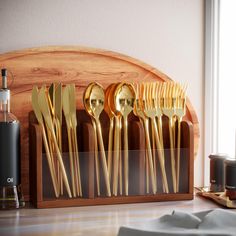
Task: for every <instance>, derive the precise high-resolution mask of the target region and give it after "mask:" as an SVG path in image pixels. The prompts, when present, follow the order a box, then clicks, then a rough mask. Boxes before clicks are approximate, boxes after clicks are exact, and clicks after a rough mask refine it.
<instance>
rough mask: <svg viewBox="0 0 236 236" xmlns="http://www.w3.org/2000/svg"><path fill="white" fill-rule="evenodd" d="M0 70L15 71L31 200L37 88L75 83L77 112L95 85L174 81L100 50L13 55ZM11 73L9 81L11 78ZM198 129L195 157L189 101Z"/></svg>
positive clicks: (15, 102) (15, 109)
mask: <svg viewBox="0 0 236 236" xmlns="http://www.w3.org/2000/svg"><path fill="white" fill-rule="evenodd" d="M0 68H7V69H8V70H9V71H11V73H12V75H13V77H14V82H13V84H12V86H11V88H10V89H11V95H12V97H11V111H12V113H14V114H15V115H16V116H17V118H18V119H19V120H20V122H21V160H22V161H21V176H22V186H23V193H24V195H25V198H26V200H28V199H29V158H30V157H29V151H28V113H29V112H30V111H31V110H32V107H31V90H32V87H33V85H38V86H40V87H41V85H42V84H46V85H50V84H51V83H53V82H62V83H63V84H67V83H75V84H76V89H77V108H83V102H82V95H83V91H84V89H85V87H86V86H87V85H88V84H89V83H90V82H91V81H97V82H99V83H100V84H102V85H103V86H104V88H106V87H107V86H108V85H109V84H110V83H115V82H119V81H130V82H141V81H155V80H158V81H168V80H170V78H169V77H168V76H167V75H165V74H163V73H162V72H160V71H158V70H157V69H155V68H153V67H151V66H149V65H147V64H145V63H143V62H141V61H139V60H137V59H134V58H131V57H128V56H125V55H122V54H119V53H116V52H111V51H106V50H100V49H93V48H86V47H75V46H73V47H72V46H57V47H54V46H52V47H39V48H32V49H26V50H21V51H13V52H9V53H5V54H1V55H0ZM10 77H11V76H10V73H9V78H10ZM185 120H190V121H191V122H192V123H193V126H194V153H195V155H196V154H197V150H198V143H199V123H198V119H197V115H196V113H195V111H194V109H193V107H192V105H191V103H190V101H189V99H187V114H186V116H185Z"/></svg>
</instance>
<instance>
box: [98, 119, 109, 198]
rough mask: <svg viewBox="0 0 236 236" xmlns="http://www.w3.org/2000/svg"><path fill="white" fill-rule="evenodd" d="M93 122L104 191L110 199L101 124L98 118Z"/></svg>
mask: <svg viewBox="0 0 236 236" xmlns="http://www.w3.org/2000/svg"><path fill="white" fill-rule="evenodd" d="M95 122H96V126H97V132H98V143H99V148H100V153H101V161H102V168H103V174H104V178H105V184H106V189H107V195H108V196H109V197H110V196H111V189H110V181H109V176H108V169H107V161H106V154H105V150H104V144H103V138H102V129H101V124H100V121H99V120H98V118H96V119H95Z"/></svg>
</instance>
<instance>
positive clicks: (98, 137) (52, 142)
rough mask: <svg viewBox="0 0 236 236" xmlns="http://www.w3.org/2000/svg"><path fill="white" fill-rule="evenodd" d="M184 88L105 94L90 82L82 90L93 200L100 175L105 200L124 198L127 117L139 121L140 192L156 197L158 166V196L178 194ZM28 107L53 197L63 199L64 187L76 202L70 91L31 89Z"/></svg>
mask: <svg viewBox="0 0 236 236" xmlns="http://www.w3.org/2000/svg"><path fill="white" fill-rule="evenodd" d="M186 87H187V86H186V85H181V84H179V83H176V82H141V83H139V84H137V83H136V84H131V83H126V82H120V83H114V84H110V85H109V86H108V87H107V88H106V89H105V90H104V89H103V87H102V86H101V85H100V84H98V83H96V82H93V83H90V84H89V85H88V86H87V87H86V89H85V91H84V95H83V103H84V108H85V110H86V112H87V113H88V114H89V116H90V117H91V121H92V125H93V130H94V141H95V142H94V144H95V145H94V158H95V179H96V180H95V181H96V190H97V196H101V175H100V171H101V170H102V175H103V177H104V180H105V190H106V196H109V197H110V196H112V195H113V196H117V195H118V194H119V195H125V196H128V195H129V170H130V169H131V168H132V166H129V143H128V116H129V115H130V114H131V113H132V112H133V114H134V115H135V116H137V117H139V119H140V121H141V123H142V124H143V127H144V131H145V144H146V148H145V172H146V175H145V176H146V177H145V181H146V192H147V193H152V194H156V193H157V186H158V184H159V183H157V181H158V178H157V176H158V175H157V166H158V165H159V167H160V174H161V181H162V183H161V186H162V189H163V192H164V193H169V192H174V193H177V192H179V191H180V163H181V162H180V148H181V121H182V118H183V117H184V116H185V113H186ZM32 106H33V110H34V113H35V115H36V118H37V120H38V123H39V125H40V126H41V128H42V136H43V142H44V147H45V152H46V158H47V162H48V166H49V171H50V176H51V179H52V183H53V189H54V193H55V196H56V197H59V195H63V194H64V190H63V188H64V186H65V188H66V192H67V194H68V196H69V197H70V198H71V197H82V196H83V194H82V185H81V173H80V158H79V151H78V138H77V117H76V95H75V85H74V84H70V85H67V86H65V87H64V88H62V85H61V84H52V85H51V86H50V88H49V89H47V88H46V86H42V87H41V89H40V90H39V89H38V87H37V86H34V87H33V90H32ZM103 110H104V111H105V112H106V113H107V115H108V117H109V122H110V123H109V133H108V148H107V149H108V150H107V152H106V151H105V147H104V140H103V134H102V132H103V130H102V127H101V122H100V115H101V113H102V112H103ZM62 111H63V113H64V117H65V121H66V127H67V135H68V149H69V164H70V171H67V172H70V173H67V172H66V168H65V164H64V161H65V158H64V160H63V155H62ZM163 116H166V117H167V118H168V134H169V143H170V164H171V168H170V170H169V169H167V168H166V155H167V154H166V152H165V147H164V140H163V124H162V121H163ZM122 131H123V132H122ZM122 134H123V137H122ZM68 174H69V177H68ZM168 176H171V178H168ZM69 180H70V181H69ZM170 180H171V183H172V184H171V185H170ZM170 186H172V189H170V188H171V187H170ZM71 189H72V191H71Z"/></svg>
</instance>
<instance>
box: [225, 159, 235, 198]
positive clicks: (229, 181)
mask: <svg viewBox="0 0 236 236" xmlns="http://www.w3.org/2000/svg"><path fill="white" fill-rule="evenodd" d="M225 189H226V196H228V197H229V199H230V200H236V159H228V160H226V161H225Z"/></svg>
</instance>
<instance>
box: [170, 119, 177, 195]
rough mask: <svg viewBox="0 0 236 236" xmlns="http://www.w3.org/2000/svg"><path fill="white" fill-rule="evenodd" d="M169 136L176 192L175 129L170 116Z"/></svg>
mask: <svg viewBox="0 0 236 236" xmlns="http://www.w3.org/2000/svg"><path fill="white" fill-rule="evenodd" d="M169 136H170V156H171V173H172V182H173V190H174V193H176V169H175V168H176V167H175V153H174V144H173V129H172V119H171V118H169Z"/></svg>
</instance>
